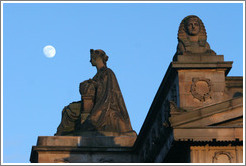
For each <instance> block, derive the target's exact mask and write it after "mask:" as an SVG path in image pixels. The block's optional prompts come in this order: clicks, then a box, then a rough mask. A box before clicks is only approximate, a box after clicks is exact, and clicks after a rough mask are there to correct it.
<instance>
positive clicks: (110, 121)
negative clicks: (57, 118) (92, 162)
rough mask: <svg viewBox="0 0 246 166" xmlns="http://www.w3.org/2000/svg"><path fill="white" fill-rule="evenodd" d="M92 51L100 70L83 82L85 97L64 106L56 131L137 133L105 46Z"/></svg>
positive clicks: (61, 133)
mask: <svg viewBox="0 0 246 166" xmlns="http://www.w3.org/2000/svg"><path fill="white" fill-rule="evenodd" d="M90 53H91V60H90V62H91V64H92V66H95V67H96V68H97V74H96V75H95V76H94V77H93V78H92V79H89V80H86V81H84V82H82V83H80V86H79V91H80V94H81V96H82V101H80V102H76V103H72V104H69V105H68V106H66V107H65V108H64V110H63V113H62V120H61V124H60V125H59V126H58V128H57V133H56V134H55V135H83V133H88V132H92V133H95V134H96V133H99V134H101V133H104V135H105V134H107V133H116V134H123V133H127V134H128V135H129V133H130V134H131V133H132V134H131V135H136V133H135V131H133V130H132V126H131V123H130V119H129V115H128V113H127V109H126V106H125V102H124V99H123V96H122V94H121V91H120V87H119V85H118V82H117V79H116V76H115V74H114V73H113V71H112V70H111V69H109V68H107V64H106V62H107V60H108V56H107V55H106V53H105V52H104V51H103V50H93V49H91V50H90ZM81 105H82V107H81ZM75 106H76V107H75Z"/></svg>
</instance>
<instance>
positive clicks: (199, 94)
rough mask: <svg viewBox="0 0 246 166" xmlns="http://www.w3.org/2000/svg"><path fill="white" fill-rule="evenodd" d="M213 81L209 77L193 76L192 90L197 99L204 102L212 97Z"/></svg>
mask: <svg viewBox="0 0 246 166" xmlns="http://www.w3.org/2000/svg"><path fill="white" fill-rule="evenodd" d="M211 86H212V84H211V81H210V79H207V78H192V84H191V88H190V92H191V94H192V95H193V97H195V98H196V99H198V100H200V101H202V102H204V101H205V100H206V99H208V98H211Z"/></svg>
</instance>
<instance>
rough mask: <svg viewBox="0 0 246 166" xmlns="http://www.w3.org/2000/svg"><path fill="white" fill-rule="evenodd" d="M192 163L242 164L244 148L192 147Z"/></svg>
mask: <svg viewBox="0 0 246 166" xmlns="http://www.w3.org/2000/svg"><path fill="white" fill-rule="evenodd" d="M190 148H191V162H192V163H242V162H243V158H242V156H243V146H231V145H229V146H226V147H221V146H209V145H205V146H191V147H190Z"/></svg>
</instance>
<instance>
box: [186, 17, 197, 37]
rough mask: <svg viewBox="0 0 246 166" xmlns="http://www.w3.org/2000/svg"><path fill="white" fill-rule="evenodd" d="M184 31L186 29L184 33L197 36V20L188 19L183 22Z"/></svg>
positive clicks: (195, 18) (193, 18)
mask: <svg viewBox="0 0 246 166" xmlns="http://www.w3.org/2000/svg"><path fill="white" fill-rule="evenodd" d="M185 29H186V32H187V33H188V34H189V35H191V36H195V35H198V34H199V32H200V24H199V21H198V18H197V17H189V18H188V19H187V20H186V21H185Z"/></svg>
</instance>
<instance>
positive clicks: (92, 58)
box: [90, 54, 96, 66]
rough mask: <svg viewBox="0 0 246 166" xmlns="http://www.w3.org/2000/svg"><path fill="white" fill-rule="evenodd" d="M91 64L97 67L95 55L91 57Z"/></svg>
mask: <svg viewBox="0 0 246 166" xmlns="http://www.w3.org/2000/svg"><path fill="white" fill-rule="evenodd" d="M90 62H91V65H92V66H96V55H95V54H93V55H91V60H90Z"/></svg>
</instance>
